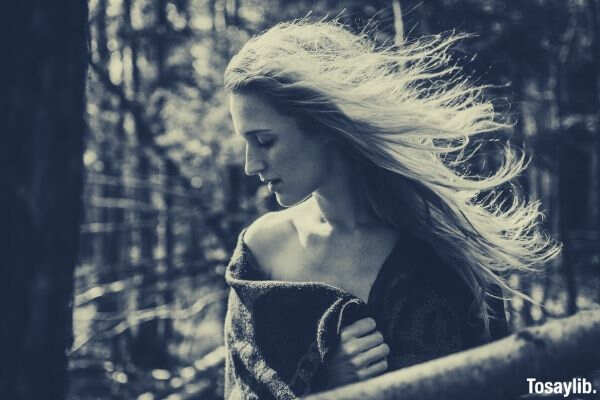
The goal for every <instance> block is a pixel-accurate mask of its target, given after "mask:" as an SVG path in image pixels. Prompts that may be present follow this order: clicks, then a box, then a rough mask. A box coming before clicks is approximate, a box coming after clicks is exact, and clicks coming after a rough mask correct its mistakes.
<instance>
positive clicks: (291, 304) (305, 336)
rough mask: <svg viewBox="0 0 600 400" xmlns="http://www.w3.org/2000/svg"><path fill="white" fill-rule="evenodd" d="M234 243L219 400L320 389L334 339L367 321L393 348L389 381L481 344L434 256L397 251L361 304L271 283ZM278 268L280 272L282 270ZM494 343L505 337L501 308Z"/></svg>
mask: <svg viewBox="0 0 600 400" xmlns="http://www.w3.org/2000/svg"><path fill="white" fill-rule="evenodd" d="M244 233H245V230H244V231H242V233H241V234H240V236H239V238H238V243H237V246H236V248H235V250H234V253H233V256H232V258H231V261H230V263H229V265H228V267H227V271H226V276H225V278H226V281H227V283H228V284H229V285H230V287H231V290H230V294H229V300H228V309H227V316H226V319H225V345H226V347H227V358H226V362H225V399H228V400H233V399H294V398H296V397H298V396H303V395H306V394H308V393H313V392H317V391H319V390H321V389H322V388H323V383H324V380H325V377H324V371H325V370H326V362H327V360H328V356H329V355H330V354H331V351H332V350H333V349H334V348H335V346H337V344H338V341H339V334H340V331H341V329H342V328H343V327H344V326H346V325H348V324H350V323H352V322H354V321H356V320H358V319H360V318H364V317H366V316H370V317H373V318H374V319H375V321H376V322H377V329H378V330H379V331H380V332H381V333H382V334H383V336H384V340H385V342H386V343H387V344H388V345H389V346H390V349H391V353H390V355H389V356H388V364H389V369H388V370H389V371H391V370H394V369H398V368H401V367H405V366H408V365H412V364H416V363H419V362H423V361H426V360H430V359H433V358H437V357H440V356H443V355H446V354H450V353H453V352H457V351H461V350H465V349H467V348H470V347H473V346H476V345H479V344H483V343H485V342H486V341H487V340H489V338H486V336H485V335H484V334H483V331H484V329H483V323H482V322H481V321H479V320H478V319H476V318H475V317H474V316H473V313H472V312H470V310H471V309H472V303H473V296H472V295H471V292H470V290H469V289H468V287H467V286H466V284H465V283H464V282H463V281H462V280H461V279H460V278H459V277H458V275H457V274H456V273H455V272H454V271H452V270H451V269H450V268H449V267H447V266H446V265H445V264H444V263H443V261H442V260H440V259H439V258H438V257H437V256H436V255H435V252H434V251H433V249H431V248H429V247H428V246H427V245H426V244H425V243H423V242H421V241H419V240H416V239H414V238H409V239H404V238H403V240H402V241H400V242H399V243H398V244H397V245H396V246H395V247H394V249H393V250H392V252H391V254H390V255H389V257H388V258H387V259H386V261H385V263H384V264H383V265H382V267H381V270H380V271H379V273H378V275H377V278H376V280H375V282H374V284H373V286H372V288H371V291H370V293H369V298H368V302H367V303H366V304H365V303H364V302H363V301H362V300H361V299H359V298H357V297H355V296H353V295H351V294H349V293H347V292H345V291H344V290H341V289H339V288H336V287H334V286H331V285H327V284H324V283H318V282H283V281H273V280H268V277H266V276H264V275H263V274H262V273H261V272H260V269H259V267H258V264H257V262H256V259H255V258H254V256H253V254H252V253H251V251H250V249H249V248H248V247H247V246H246V244H245V243H244V241H243V235H244ZM282 268H285V266H282ZM493 307H495V311H496V313H497V315H499V316H501V317H500V319H499V320H497V321H496V322H494V323H493V324H492V325H491V328H492V338H493V339H497V338H500V337H502V336H505V335H506V334H507V325H506V321H505V319H504V307H503V303H502V302H501V301H498V302H496V303H495V304H494V305H493Z"/></svg>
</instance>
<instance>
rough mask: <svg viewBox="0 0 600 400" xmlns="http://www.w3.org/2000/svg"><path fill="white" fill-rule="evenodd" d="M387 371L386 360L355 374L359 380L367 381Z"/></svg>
mask: <svg viewBox="0 0 600 400" xmlns="http://www.w3.org/2000/svg"><path fill="white" fill-rule="evenodd" d="M387 369H388V362H387V359H384V360H381V361H379V362H377V363H375V364H371V365H369V366H368V367H367V368H363V369H360V370H358V372H357V373H356V374H357V375H358V378H359V379H360V380H363V379H369V378H372V377H374V376H377V375H379V374H382V373H384V372H385V371H387Z"/></svg>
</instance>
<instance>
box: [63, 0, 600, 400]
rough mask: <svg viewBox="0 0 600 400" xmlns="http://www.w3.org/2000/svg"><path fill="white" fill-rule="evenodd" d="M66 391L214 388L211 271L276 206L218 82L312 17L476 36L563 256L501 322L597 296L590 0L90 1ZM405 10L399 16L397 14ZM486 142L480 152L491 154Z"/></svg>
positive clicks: (599, 143) (595, 65) (584, 304)
mask: <svg viewBox="0 0 600 400" xmlns="http://www.w3.org/2000/svg"><path fill="white" fill-rule="evenodd" d="M88 5H89V33H90V35H89V36H90V37H89V47H90V54H89V68H88V79H87V89H86V90H87V94H86V95H87V99H86V100H87V103H86V111H85V113H86V115H85V118H86V121H87V129H86V136H85V143H84V149H85V150H84V153H83V166H84V182H85V183H84V187H83V201H84V214H83V221H82V223H81V225H80V240H79V243H80V246H79V255H78V258H77V267H76V269H75V286H74V302H73V329H74V337H73V345H72V349H71V351H70V353H69V366H68V375H69V380H70V386H69V394H68V398H69V399H97V398H101V399H139V400H152V399H163V398H166V399H170V400H175V399H194V398H202V399H211V398H215V399H217V398H222V391H223V387H222V384H223V381H222V379H223V378H222V375H223V351H222V343H223V334H222V330H223V318H224V310H225V301H226V294H227V287H226V285H225V282H224V278H223V274H224V270H225V266H226V264H227V261H228V258H229V255H230V254H231V251H232V249H233V246H234V244H235V241H236V239H237V234H238V233H239V231H240V229H241V228H242V227H244V226H245V225H247V224H248V223H250V222H251V221H252V220H253V219H254V218H256V217H257V216H258V215H260V214H261V213H264V212H265V211H267V210H273V209H276V208H277V205H276V202H275V201H274V199H273V197H272V196H270V195H269V193H268V192H267V190H266V188H265V187H264V186H260V185H259V182H258V180H257V178H256V177H253V178H248V177H245V176H244V174H243V144H242V143H241V141H240V139H239V138H236V137H235V136H234V134H233V132H232V126H231V121H230V117H229V114H228V109H227V97H226V93H225V92H224V91H223V88H222V83H223V71H224V68H225V66H226V64H227V61H228V60H229V59H230V58H231V56H232V55H234V54H235V52H236V51H237V50H238V49H239V48H240V47H241V45H242V44H243V43H244V42H245V41H246V40H247V39H248V38H250V37H251V36H252V35H254V34H256V33H258V32H260V31H262V30H264V29H266V28H267V27H270V26H272V25H273V24H275V23H277V22H279V21H283V20H288V19H292V18H298V17H302V16H305V15H307V14H308V13H309V12H311V13H312V18H321V17H324V16H330V17H332V16H339V19H340V21H342V22H344V23H346V24H347V25H348V26H349V27H350V28H351V29H354V30H355V31H358V30H360V29H362V28H363V27H364V26H365V24H369V25H370V26H374V27H376V28H377V32H378V33H377V37H376V40H377V41H379V42H384V41H388V42H389V41H392V42H393V41H394V40H395V39H397V38H398V37H399V32H403V35H404V36H405V37H406V38H407V39H408V40H410V39H411V38H416V37H419V36H421V35H427V34H438V33H443V32H448V31H451V30H455V31H457V32H468V33H473V34H474V36H473V37H471V38H469V39H467V40H464V41H462V42H460V43H459V44H458V45H457V46H456V47H455V49H454V54H455V56H456V62H458V64H459V65H460V66H461V67H462V68H463V69H464V71H465V73H467V74H468V75H470V76H472V77H473V79H474V80H476V81H477V82H480V83H488V84H492V85H494V88H493V89H492V90H491V93H490V94H491V95H492V96H493V97H494V98H495V99H496V100H497V101H498V103H499V104H500V108H501V111H504V112H507V113H508V114H510V115H511V116H512V117H513V118H514V119H515V120H516V121H517V123H516V124H515V126H514V129H512V130H511V131H510V132H506V135H505V136H506V137H509V138H510V141H511V142H512V143H514V144H516V145H518V146H520V147H523V148H524V149H526V151H527V152H528V153H529V154H530V155H531V156H532V161H531V164H530V167H529V169H528V170H527V172H526V173H525V174H523V176H522V177H521V178H520V179H519V182H518V184H519V185H520V186H521V187H522V188H523V191H524V193H525V194H526V196H528V197H529V198H531V199H539V200H540V201H541V203H542V207H543V209H544V210H545V214H546V218H545V219H544V221H543V225H544V227H545V229H546V230H547V231H548V232H549V233H550V234H551V235H552V236H553V237H555V238H556V239H557V240H560V241H562V243H563V245H564V248H563V252H562V255H561V257H560V258H558V259H556V260H555V261H554V262H553V263H551V264H549V265H547V266H546V268H545V273H544V274H534V275H531V276H512V277H511V279H510V283H511V284H512V285H513V286H514V287H515V288H518V289H520V290H522V291H525V292H526V293H528V294H530V295H531V296H532V297H533V298H534V299H535V300H536V301H538V302H539V303H541V304H543V305H544V307H538V306H534V305H531V304H530V303H526V302H522V301H520V300H519V299H514V300H513V301H511V302H508V306H509V307H508V315H509V322H510V326H511V329H512V330H515V329H518V328H521V327H524V326H529V325H534V324H541V323H544V322H546V321H547V320H549V319H554V318H557V317H563V316H567V315H571V314H574V313H575V312H577V311H578V310H583V309H590V308H597V307H599V306H600V133H599V124H600V16H599V13H600V1H598V0H528V1H522V2H509V1H498V0H477V1H475V0H435V1H434V0H430V1H416V0H402V1H398V0H385V1H383V0H381V1H359V0H346V1H328V0H313V1H307V0H304V1H303V0H299V1H284V0H157V1H151V0H91V1H90V2H89V3H88ZM400 16H401V17H400ZM488 150H490V151H489V152H488V154H487V156H486V157H483V159H479V160H478V162H480V167H481V168H482V169H483V170H485V165H486V164H485V162H488V163H490V162H492V163H493V161H494V154H493V152H492V151H491V150H492V149H488Z"/></svg>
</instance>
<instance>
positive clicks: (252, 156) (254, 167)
mask: <svg viewBox="0 0 600 400" xmlns="http://www.w3.org/2000/svg"><path fill="white" fill-rule="evenodd" d="M250 147H251V146H248V145H246V163H245V165H244V172H245V173H246V175H248V176H251V175H256V174H258V173H259V172H261V171H262V170H263V169H264V168H265V162H264V161H263V160H262V159H261V158H260V157H259V156H258V154H256V151H253V150H251V149H250Z"/></svg>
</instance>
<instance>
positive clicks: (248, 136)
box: [229, 93, 331, 207]
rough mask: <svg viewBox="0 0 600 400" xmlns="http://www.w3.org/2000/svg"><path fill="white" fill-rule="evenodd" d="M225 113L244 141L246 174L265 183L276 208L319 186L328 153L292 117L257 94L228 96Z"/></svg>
mask: <svg viewBox="0 0 600 400" xmlns="http://www.w3.org/2000/svg"><path fill="white" fill-rule="evenodd" d="M229 111H230V113H231V117H232V120H233V127H234V129H235V132H236V134H238V135H240V136H242V137H243V138H244V140H245V142H246V161H245V167H244V169H245V172H246V175H258V176H259V177H260V180H261V181H262V182H266V183H267V184H268V187H269V190H270V191H271V192H273V193H275V197H276V198H277V202H278V203H279V204H280V205H282V206H284V207H289V206H292V205H294V204H296V203H298V202H300V201H302V200H304V199H306V198H307V197H308V196H310V195H311V194H312V193H313V192H314V191H315V190H317V189H318V188H319V187H320V186H321V185H323V183H324V182H325V181H326V179H327V177H328V170H329V169H328V168H329V164H330V156H331V154H329V153H330V152H329V151H328V148H327V147H328V146H327V145H326V143H325V141H324V140H323V139H321V138H319V136H318V135H309V134H307V133H306V132H303V131H302V130H301V129H300V128H299V127H298V124H297V122H296V121H295V120H294V118H292V117H289V116H287V115H284V114H282V113H280V112H278V111H277V110H276V109H275V108H274V107H273V106H271V105H270V104H269V103H268V102H267V101H266V100H264V99H263V98H262V97H260V96H257V95H253V94H247V93H232V94H231V96H230V98H229Z"/></svg>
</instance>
